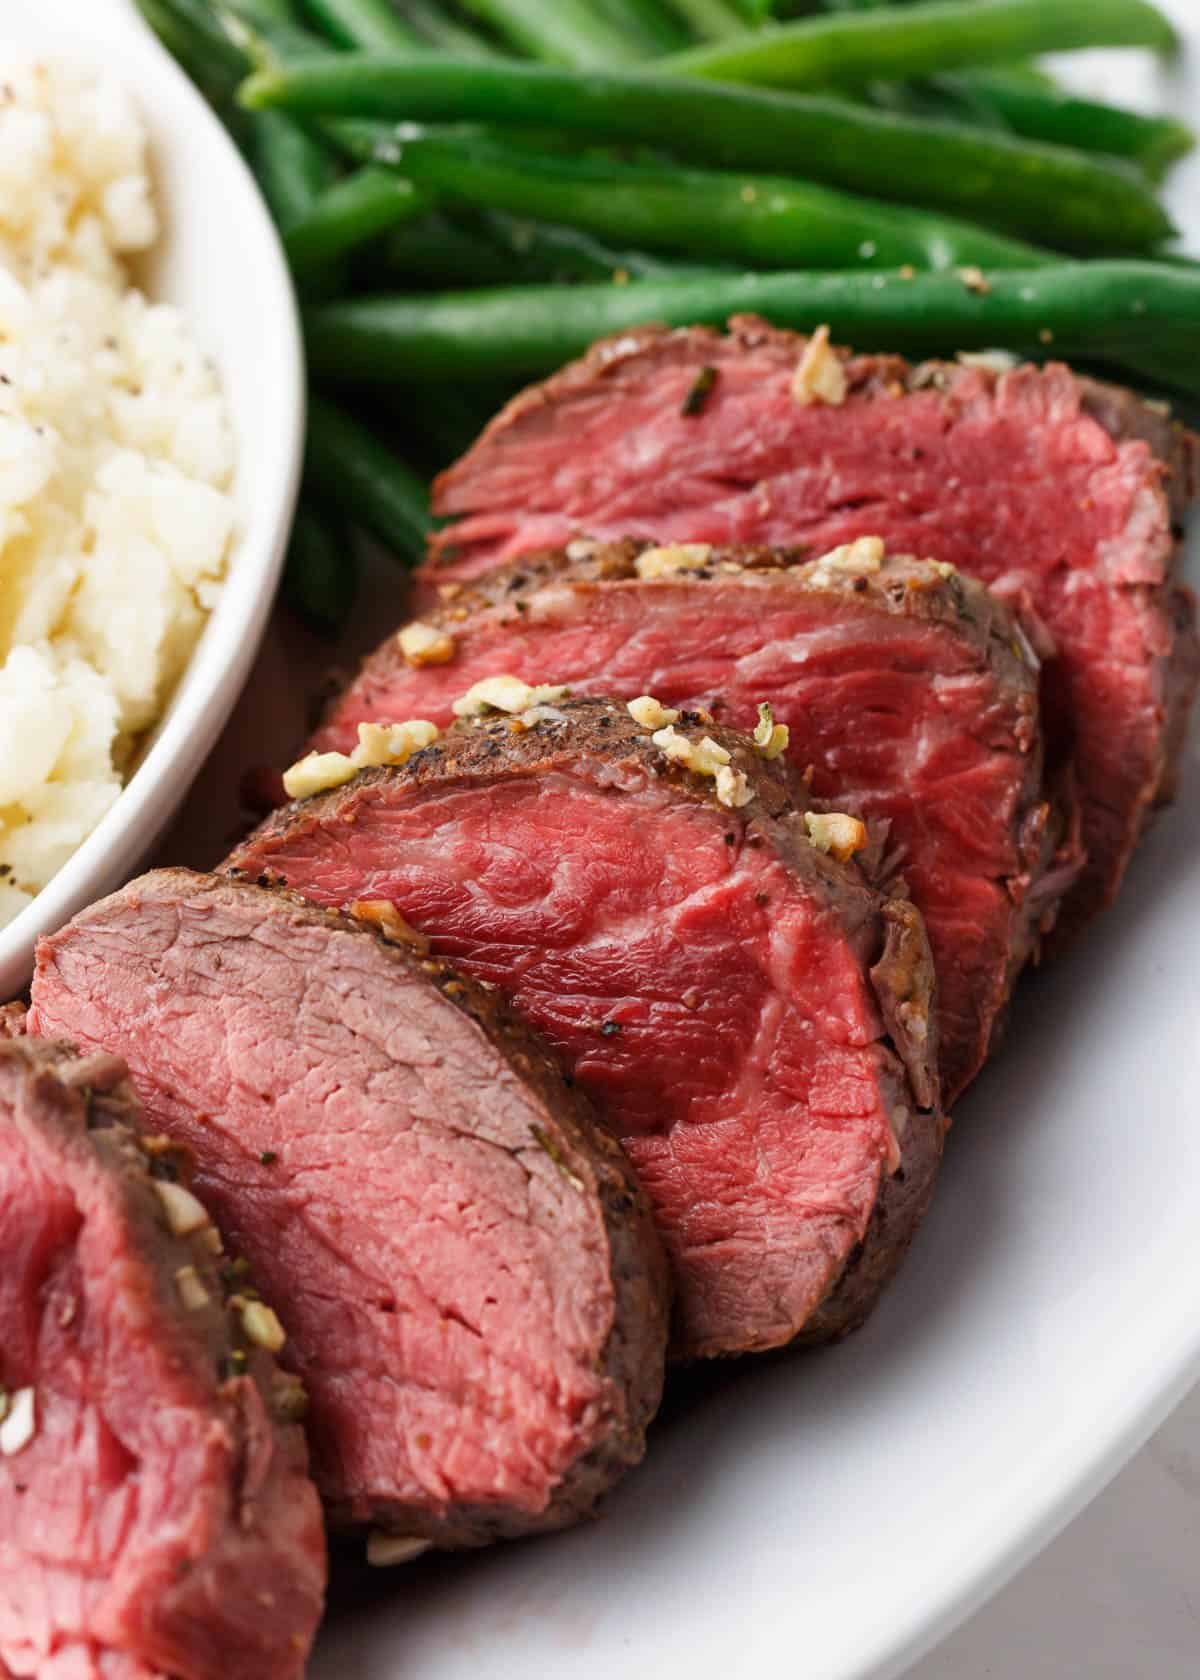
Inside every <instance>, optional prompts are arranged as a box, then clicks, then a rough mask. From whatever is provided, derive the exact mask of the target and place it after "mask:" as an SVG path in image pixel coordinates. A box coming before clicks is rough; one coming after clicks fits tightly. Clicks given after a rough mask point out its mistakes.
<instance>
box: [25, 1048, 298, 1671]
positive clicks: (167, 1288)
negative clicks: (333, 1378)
mask: <svg viewBox="0 0 1200 1680" xmlns="http://www.w3.org/2000/svg"><path fill="white" fill-rule="evenodd" d="M141 1126H142V1121H141V1117H140V1115H139V1112H138V1110H137V1108H136V1106H135V1105H134V1103H133V1100H132V1094H131V1092H130V1090H129V1087H128V1084H127V1083H126V1082H125V1068H124V1066H123V1064H122V1063H121V1062H119V1061H118V1060H117V1059H116V1058H115V1057H112V1056H108V1055H105V1054H102V1053H98V1054H93V1055H77V1054H76V1053H75V1052H74V1051H73V1050H68V1049H65V1048H63V1047H61V1046H55V1045H51V1044H47V1043H43V1042H41V1041H39V1040H37V1039H33V1038H24V1039H21V1040H19V1041H14V1042H10V1043H5V1044H3V1045H0V1254H3V1256H4V1264H3V1267H0V1673H3V1672H5V1671H7V1672H8V1673H9V1674H11V1675H12V1676H25V1675H31V1676H37V1677H38V1680H155V1677H161V1676H163V1675H173V1676H176V1677H178V1680H263V1677H264V1676H265V1675H271V1676H272V1677H273V1680H274V1677H276V1676H278V1677H279V1680H288V1677H290V1676H299V1675H300V1674H302V1673H303V1670H304V1666H305V1660H306V1658H307V1655H308V1650H309V1647H310V1645H311V1643H312V1639H313V1635H314V1632H315V1630H316V1625H317V1621H318V1618H319V1616H320V1612H321V1604H322V1598H323V1594H324V1588H325V1537H324V1532H323V1529H322V1525H321V1510H320V1503H319V1501H318V1498H317V1493H316V1489H315V1488H314V1486H313V1484H312V1482H311V1481H310V1480H309V1479H308V1474H307V1452H306V1448H305V1444H304V1435H303V1430H302V1428H301V1425H300V1422H299V1417H300V1414H301V1412H302V1410H303V1405H304V1391H303V1389H302V1387H301V1386H300V1384H299V1383H298V1382H297V1380H296V1378H295V1377H292V1376H288V1375H286V1374H285V1373H284V1372H283V1371H282V1370H280V1368H279V1367H278V1366H277V1364H276V1361H275V1357H274V1351H275V1349H276V1348H277V1346H278V1344H279V1343H280V1341H281V1340H282V1331H281V1329H280V1326H279V1322H278V1320H277V1319H275V1318H274V1316H273V1315H272V1314H271V1313H270V1312H269V1310H268V1309H267V1308H266V1307H264V1306H263V1304H262V1302H261V1301H258V1300H253V1301H251V1300H250V1299H248V1298H245V1297H242V1296H240V1295H237V1294H236V1293H235V1292H234V1291H235V1289H236V1287H237V1285H236V1284H235V1283H234V1282H233V1280H232V1276H231V1273H230V1270H229V1265H230V1259H229V1257H228V1256H225V1257H222V1254H221V1239H220V1237H219V1235H218V1232H217V1228H216V1227H215V1226H214V1225H213V1224H212V1223H211V1222H210V1220H209V1217H208V1215H207V1213H206V1212H205V1209H204V1207H203V1205H202V1204H201V1203H200V1202H199V1201H198V1200H197V1198H196V1196H195V1194H194V1193H193V1192H192V1191H191V1190H190V1189H189V1188H188V1178H189V1174H190V1166H189V1163H188V1160H187V1158H186V1156H185V1155H184V1153H183V1152H181V1151H178V1150H176V1149H174V1148H173V1147H172V1146H171V1145H170V1144H169V1143H168V1140H167V1139H165V1138H162V1137H159V1136H152V1137H145V1136H143V1135H142V1134H141Z"/></svg>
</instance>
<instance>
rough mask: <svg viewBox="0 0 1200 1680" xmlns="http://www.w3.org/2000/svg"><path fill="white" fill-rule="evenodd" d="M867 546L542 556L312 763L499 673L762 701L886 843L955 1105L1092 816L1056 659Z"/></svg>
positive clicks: (383, 657) (345, 711)
mask: <svg viewBox="0 0 1200 1680" xmlns="http://www.w3.org/2000/svg"><path fill="white" fill-rule="evenodd" d="M857 547H858V549H859V550H860V552H858V553H855V552H848V553H846V554H844V555H842V556H830V557H829V558H828V559H825V560H818V561H815V562H811V563H809V564H807V565H806V564H804V563H803V562H802V557H800V556H798V555H797V554H796V553H795V552H794V551H789V550H772V549H742V548H713V549H708V548H707V546H706V545H694V544H693V545H690V546H689V547H688V548H687V549H680V550H676V551H675V552H674V553H672V552H671V551H663V550H653V549H649V548H648V547H647V545H644V544H638V543H631V542H630V543H617V544H611V545H602V544H591V543H588V542H580V541H577V542H575V543H573V544H571V545H570V546H569V549H568V550H562V549H559V550H555V551H551V552H549V553H542V554H536V555H529V556H526V557H525V558H524V559H523V560H519V561H515V562H513V563H512V564H510V565H508V566H505V567H501V568H499V569H498V570H496V571H493V572H490V573H488V574H487V575H486V576H485V577H483V578H481V579H479V580H478V581H477V582H476V583H475V584H474V585H468V586H464V587H463V588H461V589H456V590H454V591H452V598H451V600H449V601H447V602H444V603H443V604H442V605H441V606H439V607H436V608H433V609H431V610H429V611H427V612H426V613H425V615H424V619H423V621H422V622H423V624H424V625H425V626H426V627H427V628H428V630H430V631H431V632H434V633H435V634H436V636H437V637H439V638H440V643H436V642H433V641H431V639H430V638H429V637H424V638H420V639H419V640H418V641H417V643H416V647H417V650H418V651H417V652H416V653H415V654H410V655H406V653H405V651H404V644H405V637H404V633H403V632H402V633H401V635H400V636H389V637H388V639H387V641H386V642H385V643H384V644H383V646H382V647H381V648H380V649H379V650H378V652H377V653H375V654H374V655H373V656H372V657H371V658H370V659H369V660H368V661H367V662H366V664H365V665H364V667H363V669H362V671H361V672H360V673H359V675H358V677H357V679H356V680H355V681H354V682H353V683H352V684H351V685H350V687H349V689H348V690H347V691H346V692H345V693H344V694H343V695H342V696H340V697H339V698H338V699H337V700H336V701H335V702H334V704H333V706H332V708H331V709H330V712H329V715H328V716H327V718H326V720H325V723H324V725H323V726H322V728H321V729H320V730H319V732H318V733H317V735H316V737H315V738H314V741H313V743H312V745H313V747H314V748H315V749H316V750H318V751H322V752H324V751H340V752H350V751H352V750H353V748H354V747H355V745H356V744H357V730H358V727H359V725H360V724H362V723H364V722H381V721H398V720H402V719H406V718H414V717H419V718H428V719H429V720H430V721H431V722H433V723H436V724H438V725H439V726H445V725H447V724H449V723H452V722H453V720H454V711H453V707H454V703H455V701H456V700H457V699H458V698H459V696H460V695H462V694H463V693H464V692H465V691H466V690H468V689H469V688H470V687H471V686H472V685H473V684H475V683H476V682H478V681H480V680H482V679H485V678H488V677H494V676H497V675H500V674H502V673H512V674H514V675H516V676H518V677H521V678H523V679H524V680H525V681H526V682H528V683H531V684H532V683H541V682H545V681H550V682H554V683H567V684H569V685H571V687H572V689H573V691H575V692H601V693H608V694H613V695H618V696H621V697H623V698H626V699H633V698H635V697H636V696H638V695H644V694H649V695H653V696H655V697H656V698H658V699H659V700H660V701H662V702H663V703H664V704H665V705H667V706H670V707H704V708H707V709H708V710H710V711H711V712H712V714H713V715H714V716H715V717H716V718H717V719H719V720H720V721H721V722H723V723H728V724H730V725H732V726H734V727H736V728H739V729H744V730H753V729H754V727H755V726H756V724H758V722H759V706H760V704H761V703H762V702H766V703H768V704H769V705H770V707H771V713H772V717H773V720H774V721H775V722H776V723H778V724H782V725H785V726H786V727H787V728H788V730H789V735H790V739H789V743H788V755H789V757H790V759H791V761H792V763H793V765H794V766H795V767H796V769H797V770H798V771H800V772H801V773H805V772H810V773H811V786H812V791H813V793H814V794H815V795H816V796H817V797H818V798H819V799H821V800H825V801H833V802H835V803H836V804H837V805H838V806H839V807H840V808H843V809H846V810H849V811H852V812H854V813H856V814H858V815H860V816H864V817H867V818H869V819H872V820H875V821H880V822H886V823H887V824H888V825H889V826H888V852H889V857H890V859H891V862H892V865H893V867H894V868H897V869H899V870H902V871H903V874H904V878H905V881H906V883H907V886H908V889H909V891H910V893H911V895H912V898H913V901H914V903H915V904H916V905H917V906H918V908H919V909H920V911H921V913H922V915H923V917H924V919H925V923H926V927H927V929H928V933H929V940H930V944H931V946H932V949H933V955H934V962H935V967H936V970H937V980H938V1016H939V1023H940V1042H941V1076H942V1094H943V1100H944V1102H945V1104H946V1105H947V1107H948V1106H949V1105H950V1104H951V1103H952V1102H953V1101H954V1100H955V1098H957V1096H958V1095H959V1094H960V1092H961V1091H962V1090H963V1088H964V1087H965V1086H966V1085H967V1084H968V1083H969V1081H970V1080H971V1079H972V1077H973V1076H974V1075H975V1074H976V1073H977V1072H978V1070H979V1068H980V1066H981V1065H982V1063H983V1061H984V1059H985V1057H986V1056H987V1054H988V1051H989V1048H990V1047H991V1045H992V1042H993V1039H994V1036H995V1034H996V1032H997V1029H998V1026H999V1023H1000V1022H1001V1020H1002V1018H1003V1013H1004V1009H1005V1005H1006V1003H1007V1000H1008V997H1009V994H1010V991H1011V988H1012V985H1013V982H1014V980H1015V978H1016V975H1017V973H1018V972H1019V970H1020V968H1021V966H1022V964H1023V963H1024V962H1025V960H1026V959H1027V957H1028V956H1029V955H1030V954H1031V953H1032V952H1035V951H1036V949H1037V947H1038V945H1039V943H1040V941H1041V940H1042V939H1043V938H1044V937H1045V935H1046V934H1047V933H1048V932H1049V931H1050V929H1051V928H1052V927H1053V924H1054V919H1055V916H1056V914H1057V909H1058V904H1059V900H1060V898H1061V896H1062V893H1063V892H1064V891H1065V890H1066V889H1067V888H1068V887H1069V886H1070V885H1071V883H1072V882H1073V881H1074V880H1075V879H1076V877H1077V875H1078V871H1079V868H1080V865H1081V862H1082V859H1081V856H1080V854H1079V848H1078V842H1077V838H1076V836H1075V833H1074V822H1073V816H1074V812H1073V809H1072V807H1073V803H1074V802H1073V800H1071V798H1070V792H1069V789H1067V790H1063V791H1064V794H1065V798H1064V799H1062V800H1060V801H1056V800H1053V799H1051V798H1050V797H1049V796H1048V793H1047V790H1046V788H1045V786H1044V780H1043V757H1044V755H1043V742H1042V736H1041V730H1040V725H1039V715H1038V673H1039V666H1040V661H1039V659H1038V656H1037V654H1036V653H1035V652H1034V650H1033V648H1032V647H1031V645H1030V643H1029V641H1028V640H1027V638H1026V637H1025V635H1024V633H1023V631H1022V630H1021V628H1020V626H1019V624H1018V622H1017V621H1016V620H1015V618H1014V617H1013V615H1012V614H1011V613H1009V612H1008V610H1007V609H1006V608H1005V607H1004V606H1003V605H1002V603H1001V602H999V601H998V600H997V599H996V597H995V596H994V595H992V594H991V593H990V592H989V591H988V590H986V589H984V588H983V587H982V586H981V585H980V584H979V583H977V582H975V581H974V580H973V579H970V578H967V577H965V576H963V575H962V574H961V573H957V572H953V571H951V570H950V568H947V567H945V566H938V565H933V564H930V563H929V562H926V561H917V560H913V559H911V558H910V557H898V556H892V557H878V556H876V555H874V554H873V553H872V552H871V545H869V544H866V545H864V544H859V545H857ZM681 562H682V563H681ZM659 568H661V569H659ZM643 572H645V573H646V575H642V573H643ZM947 573H949V575H947ZM429 647H432V648H433V649H434V651H435V652H436V653H437V659H436V660H430V659H429V658H428V657H427V650H428V648H429ZM422 649H425V650H426V651H422Z"/></svg>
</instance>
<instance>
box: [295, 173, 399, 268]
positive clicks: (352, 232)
mask: <svg viewBox="0 0 1200 1680" xmlns="http://www.w3.org/2000/svg"><path fill="white" fill-rule="evenodd" d="M429 208H430V200H429V197H428V195H427V194H426V193H423V192H421V190H420V189H419V188H417V187H414V186H413V185H412V183H411V182H409V181H405V180H401V179H400V177H399V176H398V175H396V174H394V173H393V171H392V170H390V169H378V168H366V169H359V170H357V171H356V172H355V173H354V174H353V175H348V176H346V178H345V179H344V180H342V181H338V182H337V183H336V184H335V185H334V186H332V187H330V188H329V189H328V190H327V191H326V192H325V193H323V194H322V196H321V197H320V198H319V199H318V200H317V201H316V202H315V203H314V204H313V205H312V206H311V207H310V209H309V211H308V214H307V215H306V216H304V217H303V218H302V219H301V220H299V221H296V222H293V223H292V225H291V226H290V227H289V228H288V230H287V232H286V234H285V236H284V241H283V248H284V250H285V251H286V253H287V259H288V262H289V263H290V264H291V268H292V273H293V274H294V275H295V277H296V279H297V280H303V279H304V278H305V276H307V275H310V274H312V273H314V272H316V271H318V270H320V269H322V268H325V267H327V266H328V264H329V263H331V262H334V261H336V260H337V258H339V257H343V256H347V255H349V253H350V252H351V251H355V250H357V249H358V248H359V247H360V246H362V245H366V244H367V243H368V242H369V241H370V240H372V239H375V238H377V237H378V235H379V234H381V233H386V232H387V230H388V229H389V228H393V227H397V226H398V225H399V224H400V223H401V222H407V221H412V220H413V219H414V218H415V217H417V216H421V215H424V214H425V212H426V211H427V210H428V209H429Z"/></svg>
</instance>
